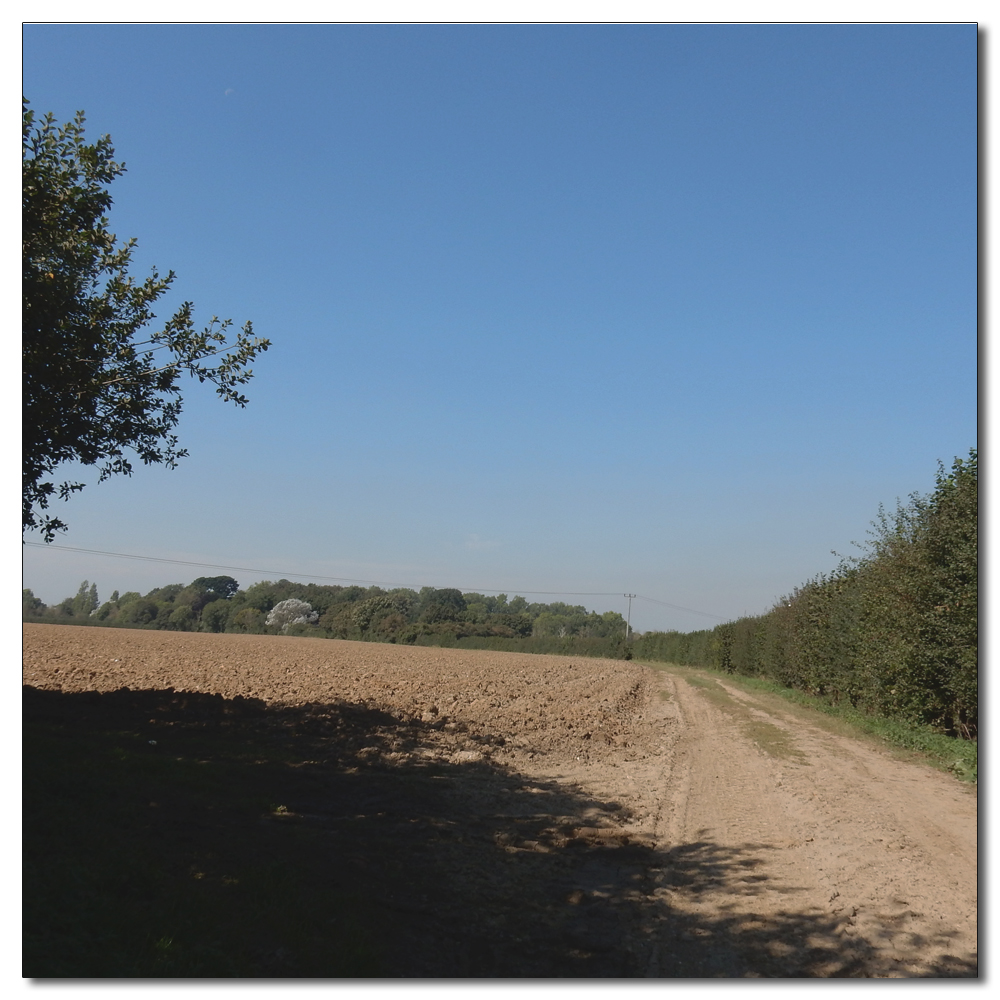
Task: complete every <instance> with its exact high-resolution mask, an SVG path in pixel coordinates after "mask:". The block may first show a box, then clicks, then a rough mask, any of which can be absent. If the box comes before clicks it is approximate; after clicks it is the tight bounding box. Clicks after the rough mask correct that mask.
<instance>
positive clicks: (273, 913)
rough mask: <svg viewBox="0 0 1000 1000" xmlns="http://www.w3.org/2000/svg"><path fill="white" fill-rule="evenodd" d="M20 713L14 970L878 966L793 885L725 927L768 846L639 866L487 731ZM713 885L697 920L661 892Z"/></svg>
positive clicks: (569, 795) (741, 973)
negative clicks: (714, 898) (18, 909)
mask: <svg viewBox="0 0 1000 1000" xmlns="http://www.w3.org/2000/svg"><path fill="white" fill-rule="evenodd" d="M24 723H25V724H24V813H25V826H24V844H25V851H24V853H25V874H24V899H25V915H24V975H25V976H26V977H31V978H48V977H65V978H79V977H88V978H89V977H99V978H103V977H195V978H205V977H227V978H228V977H295V978H317V977H324V978H325V977H349V978H355V977H400V976H402V977H428V978H441V977H491V978H497V977H528V978H542V977H643V976H660V977H674V978H677V977H682V978H704V977H713V978H714V977H746V976H767V977H789V976H824V977H827V976H871V975H876V976H877V975H885V974H887V973H888V972H891V971H892V970H891V969H886V968H883V967H882V966H881V965H880V963H879V960H878V959H877V957H876V955H875V954H874V952H873V950H872V949H871V948H870V947H869V946H868V945H867V944H866V942H864V941H860V940H857V939H854V938H851V937H849V936H845V935H844V934H843V925H842V924H841V923H838V922H837V921H836V920H834V919H833V918H832V917H831V916H830V915H829V914H819V913H810V912H799V911H797V910H796V908H795V892H794V887H793V888H791V889H789V890H788V900H789V906H788V909H787V910H785V911H783V912H781V913H780V914H779V915H777V916H771V917H768V918H766V919H763V918H762V919H759V920H754V919H749V918H748V917H747V915H746V911H745V910H744V909H742V908H741V907H740V905H739V903H740V899H741V898H743V897H747V896H750V895H753V894H754V893H756V892H759V891H761V890H762V888H763V887H764V886H765V885H766V884H767V875H766V873H765V872H766V860H767V855H768V852H769V851H771V850H772V848H771V847H769V846H768V845H765V844H746V845H730V846H726V845H719V844H715V843H711V842H709V841H703V842H699V843H692V844H683V845H677V846H675V847H673V848H672V849H671V850H668V851H664V850H657V849H656V847H655V846H654V845H651V844H646V843H641V842H637V841H635V840H632V839H630V838H629V837H628V836H627V835H626V834H625V832H624V831H623V829H622V826H621V823H622V820H623V818H624V810H623V809H622V807H621V806H620V804H619V803H616V802H603V801H598V800H596V799H593V798H591V797H588V796H586V795H584V794H583V793H582V792H580V791H579V790H573V789H567V788H566V787H565V786H557V785H554V784H546V783H540V782H538V781H536V780H532V779H529V778H527V777H526V776H524V775H522V774H519V773H517V772H516V771H513V770H511V769H509V768H507V767H504V766H501V765H499V764H496V763H494V762H492V761H491V760H490V757H489V752H490V749H491V745H492V744H494V743H496V742H499V738H491V737H489V736H480V737H476V736H471V735H469V736H467V737H466V738H465V742H464V745H465V746H466V747H468V746H478V749H479V751H480V752H481V753H483V754H484V756H482V757H480V758H479V759H474V758H475V757H476V756H477V753H476V752H469V751H468V750H467V751H465V752H464V753H458V754H455V753H451V759H449V757H448V753H449V744H447V742H446V741H445V736H444V734H443V733H441V732H440V731H439V730H438V729H437V728H435V727H434V726H433V725H430V724H427V723H421V722H417V721H412V720H403V719H398V718H395V717H394V716H391V715H388V714H386V713H384V712H379V711H374V710H371V709H368V708H366V707H364V706H361V705H353V704H330V705H308V706H302V707H267V706H266V705H265V704H264V703H262V702H258V701H254V700H247V699H240V698H236V699H232V700H226V699H223V698H222V697H220V696H211V695H204V694H191V693H180V692H174V691H172V690H166V691H129V690H127V689H125V690H121V691H116V692H112V693H105V694H101V693H97V692H86V693H75V694H71V693H61V692H53V691H39V690H36V689H34V688H31V687H27V688H25V691H24ZM720 887H725V888H731V889H732V893H733V906H732V909H731V911H723V912H719V913H717V915H716V916H715V917H713V919H710V920H707V919H700V918H699V919H695V918H691V917H685V916H683V915H682V913H681V908H679V907H677V906H676V905H675V904H674V903H672V902H671V897H672V896H675V894H676V893H684V894H687V895H688V896H689V897H690V895H691V894H697V893H699V892H702V891H705V890H707V889H708V888H713V889H718V888H720ZM675 898H676V897H675ZM928 944H930V942H928ZM935 944H938V943H937V942H936V943H935ZM933 974H934V975H936V976H975V975H977V970H976V967H975V965H974V964H972V963H968V962H962V961H960V960H958V959H954V960H949V961H948V962H946V963H945V964H944V965H942V967H941V968H939V969H937V970H935V972H934V973H933Z"/></svg>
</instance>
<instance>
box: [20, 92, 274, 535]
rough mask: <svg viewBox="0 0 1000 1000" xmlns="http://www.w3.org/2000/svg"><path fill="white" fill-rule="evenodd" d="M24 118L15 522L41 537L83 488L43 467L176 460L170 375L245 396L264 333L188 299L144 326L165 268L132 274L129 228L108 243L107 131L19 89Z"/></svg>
mask: <svg viewBox="0 0 1000 1000" xmlns="http://www.w3.org/2000/svg"><path fill="white" fill-rule="evenodd" d="M22 126H23V131H22V152H21V167H22V251H23V254H22V279H23V317H22V325H23V352H24V361H23V363H24V374H23V407H24V457H23V477H24V478H23V489H22V528H23V530H27V529H39V530H40V531H41V532H42V534H43V537H44V538H45V540H46V541H51V540H52V539H53V538H54V537H55V534H56V532H58V531H61V530H65V528H66V525H65V524H64V523H63V522H62V520H60V519H59V518H57V517H52V516H50V515H49V514H47V513H46V510H47V508H48V506H49V502H50V501H51V500H52V499H53V498H54V497H56V496H58V497H60V498H61V499H64V500H65V499H68V498H69V496H70V495H71V494H72V493H74V492H76V491H77V490H80V489H82V488H83V484H82V483H79V482H73V481H66V482H62V483H57V482H55V481H54V480H53V479H51V478H50V477H51V476H52V474H53V472H54V471H55V470H56V469H57V468H58V467H59V466H60V465H62V464H63V463H66V462H78V463H80V464H82V465H86V466H94V467H96V468H97V470H98V472H99V481H104V480H105V479H107V478H109V477H110V476H113V475H130V474H131V472H132V464H131V461H130V458H129V456H130V454H131V455H134V456H138V458H139V459H141V460H142V462H144V463H145V464H147V465H149V464H155V463H162V464H164V465H166V466H167V467H168V468H174V467H175V465H176V463H177V460H178V459H180V458H182V457H184V456H185V455H186V454H187V452H186V450H185V449H183V448H180V447H178V441H177V437H176V435H175V434H174V433H173V429H174V428H175V426H176V425H177V422H178V418H179V416H180V412H181V405H182V398H181V394H180V387H179V381H180V376H181V373H182V372H187V373H188V374H189V375H190V376H191V377H192V378H195V379H197V380H198V381H199V382H203V383H204V382H208V383H210V384H212V385H213V386H214V387H215V391H216V392H217V393H218V395H219V396H220V397H221V398H222V399H223V400H224V401H226V402H231V403H234V404H236V405H237V406H240V407H243V406H245V405H246V403H247V399H246V397H245V396H243V395H242V394H241V392H240V391H239V387H240V386H242V385H245V384H246V383H247V381H248V380H249V379H250V378H251V376H252V374H253V372H252V370H251V369H250V368H249V367H248V365H249V364H250V362H251V361H252V360H253V359H254V358H255V357H256V356H257V354H258V353H260V352H261V351H266V350H267V348H268V347H269V346H270V345H269V341H267V340H263V339H261V338H259V337H255V336H254V335H253V330H252V327H251V325H250V323H247V324H246V325H245V326H244V327H243V328H242V330H241V331H239V332H238V333H237V334H236V336H235V339H234V340H233V341H232V342H229V341H228V337H229V330H230V327H231V326H232V321H231V320H224V321H220V320H219V319H218V318H217V317H213V318H212V320H211V322H210V323H209V324H208V325H207V326H206V327H205V328H204V329H202V330H200V331H199V330H197V329H196V327H195V325H194V321H193V318H192V312H193V306H192V304H191V303H190V302H184V303H183V304H182V305H181V306H180V308H179V309H178V310H177V311H176V312H175V313H174V315H173V316H171V317H170V319H168V320H167V321H166V322H165V323H163V325H162V326H161V327H159V328H158V329H157V328H155V327H153V328H150V324H152V323H153V321H154V320H155V319H156V316H155V313H154V312H153V308H152V307H153V305H154V303H155V302H156V300H157V299H159V298H160V297H161V296H162V295H163V294H164V293H166V292H167V290H168V289H169V288H170V286H171V285H172V283H173V281H174V273H173V272H172V271H170V272H168V273H167V274H166V275H161V274H160V273H159V272H158V271H157V270H156V269H155V268H154V269H153V271H152V273H151V274H150V275H149V276H148V277H146V278H145V279H144V280H137V279H135V278H134V277H132V275H130V274H129V267H130V264H131V259H132V253H133V250H134V248H135V245H136V243H135V240H128V241H126V242H125V243H122V244H119V242H118V239H117V237H116V235H115V234H114V233H112V232H111V230H110V229H109V221H108V217H107V214H106V213H107V212H108V210H109V209H110V207H111V204H112V198H111V195H110V193H109V191H108V187H107V186H108V185H109V184H110V183H111V182H112V181H113V180H114V179H115V178H116V177H119V176H121V175H122V174H123V173H124V172H125V167H124V165H123V164H121V163H118V162H116V161H115V159H114V148H113V146H112V144H111V139H110V137H109V136H106V135H105V136H102V137H101V138H100V139H98V140H97V141H96V142H94V143H88V142H87V141H86V139H85V137H84V115H83V112H78V113H77V115H76V117H75V118H74V119H73V121H71V122H68V123H66V124H64V125H57V124H56V121H55V119H54V117H53V116H52V115H51V114H47V115H45V116H44V117H42V118H41V119H40V120H38V121H36V119H35V115H34V112H33V111H31V110H30V109H29V107H28V102H27V101H25V102H24V106H23V118H22Z"/></svg>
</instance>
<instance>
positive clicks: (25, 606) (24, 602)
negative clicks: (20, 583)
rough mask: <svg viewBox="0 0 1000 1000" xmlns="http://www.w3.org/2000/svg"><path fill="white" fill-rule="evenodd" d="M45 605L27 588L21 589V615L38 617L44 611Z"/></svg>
mask: <svg viewBox="0 0 1000 1000" xmlns="http://www.w3.org/2000/svg"><path fill="white" fill-rule="evenodd" d="M45 608H46V605H45V604H44V603H43V602H42V600H41V598H39V597H35V595H34V594H33V593H32V591H31V590H30V589H29V588H25V589H24V590H22V591H21V615H22V617H24V618H38V617H39V616H40V615H42V614H43V613H44V612H45Z"/></svg>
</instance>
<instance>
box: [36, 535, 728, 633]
mask: <svg viewBox="0 0 1000 1000" xmlns="http://www.w3.org/2000/svg"><path fill="white" fill-rule="evenodd" d="M24 544H25V545H30V546H32V547H33V548H36V549H60V550H61V551H63V552H83V553H85V554H87V555H92V556H112V557H113V558H115V559H135V560H137V561H139V562H156V563H169V564H171V565H173V566H197V567H198V568H199V569H228V570H232V571H233V572H236V573H262V574H265V575H269V576H277V577H297V578H299V579H302V580H326V581H328V582H332V583H352V584H358V583H364V584H367V585H368V586H370V587H406V588H408V589H411V590H416V589H417V588H416V587H414V586H413V585H412V584H408V583H393V582H390V581H386V580H356V579H351V578H348V577H342V576H316V575H314V574H311V573H290V572H287V571H284V570H274V569H256V568H254V567H251V566H223V565H221V564H219V563H203V562H193V561H191V560H189V559H165V558H163V557H162V556H137V555H134V554H132V553H130V552H107V551H105V550H104V549H81V548H77V547H76V546H73V545H53V544H51V543H48V544H46V543H45V542H25V543H24ZM511 589H512V588H510V587H507V588H503V587H469V588H467V589H465V590H464V591H463V593H466V594H469V593H480V594H483V593H489V594H503V593H509V592H510V591H511ZM516 593H519V594H531V595H532V596H542V597H619V596H621V595H620V594H618V593H612V592H611V591H595V590H517V591H516ZM626 596H627V595H626ZM632 596H633V597H637V598H639V599H640V600H643V601H649V602H651V603H652V604H659V605H662V606H663V607H665V608H671V609H673V610H674V611H687V612H689V613H690V614H693V615H703V616H704V617H706V618H715V619H717V620H718V621H720V622H721V621H726V619H725V618H721V617H720V616H719V615H712V614H709V613H708V612H707V611H695V610H694V609H693V608H682V607H681V606H680V605H679V604H668V603H667V602H666V601H659V600H657V599H656V598H655V597H643V595H642V594H633V595H632Z"/></svg>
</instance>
